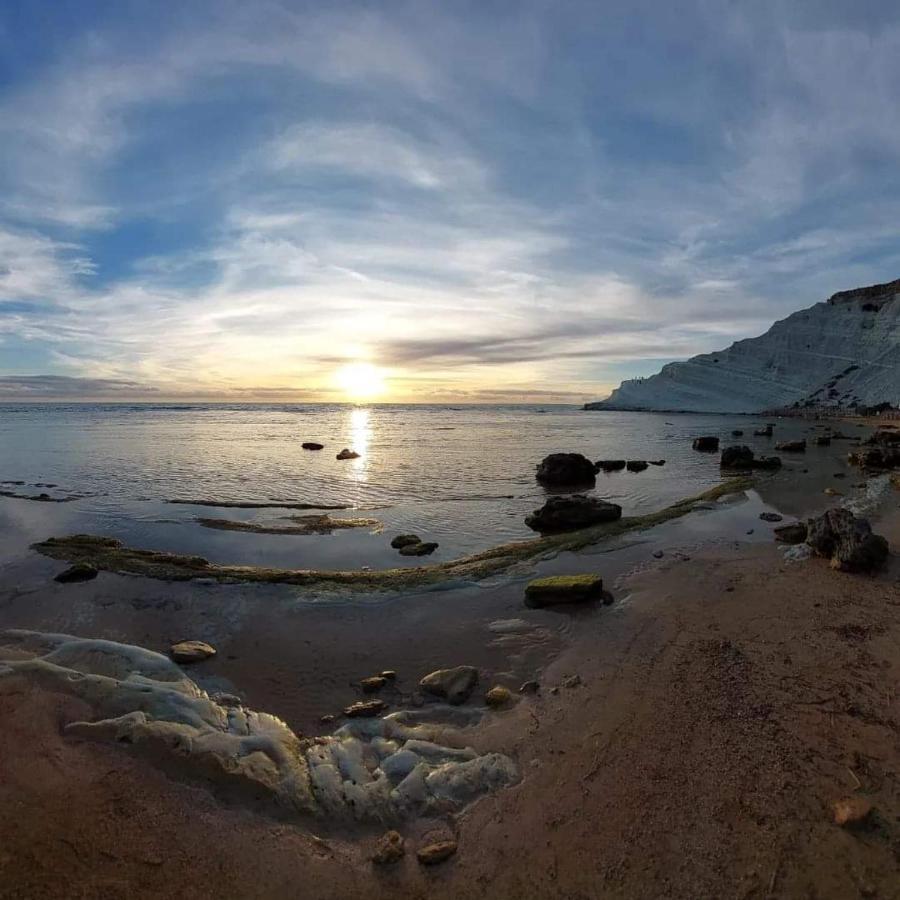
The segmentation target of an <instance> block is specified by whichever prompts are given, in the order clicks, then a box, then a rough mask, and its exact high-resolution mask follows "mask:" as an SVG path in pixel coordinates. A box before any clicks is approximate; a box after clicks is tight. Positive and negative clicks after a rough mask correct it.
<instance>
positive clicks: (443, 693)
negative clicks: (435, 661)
mask: <svg viewBox="0 0 900 900" xmlns="http://www.w3.org/2000/svg"><path fill="white" fill-rule="evenodd" d="M476 684H478V669H476V668H475V667H474V666H455V667H454V668H452V669H438V670H437V671H435V672H432V673H430V674H429V675H426V676H425V677H424V678H423V679H422V680H421V681H420V682H419V687H420V688H421V689H422V690H423V691H424V692H425V693H426V694H431V695H432V696H434V697H440V698H441V699H444V700H446V701H447V702H448V703H452V704H453V705H454V706H458V705H459V704H460V703H463V702H464V701H465V700H467V699H468V698H469V695H470V694H471V693H472V691H473V690H475V685H476Z"/></svg>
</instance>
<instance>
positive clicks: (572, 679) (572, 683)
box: [563, 675, 584, 689]
mask: <svg viewBox="0 0 900 900" xmlns="http://www.w3.org/2000/svg"><path fill="white" fill-rule="evenodd" d="M582 684H584V682H583V681H582V680H581V676H580V675H570V676H569V677H568V678H566V679H565V680H564V681H563V687H565V688H570V689H571V688H577V687H581V685H582Z"/></svg>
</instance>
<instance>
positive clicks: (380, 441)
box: [0, 405, 800, 568]
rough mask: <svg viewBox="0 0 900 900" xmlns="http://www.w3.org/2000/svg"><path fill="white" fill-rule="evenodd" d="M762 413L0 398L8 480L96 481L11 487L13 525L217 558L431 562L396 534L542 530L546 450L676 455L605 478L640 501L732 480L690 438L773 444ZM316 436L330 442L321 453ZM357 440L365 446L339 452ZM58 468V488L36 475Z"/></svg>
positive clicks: (631, 505) (475, 543) (603, 486)
mask: <svg viewBox="0 0 900 900" xmlns="http://www.w3.org/2000/svg"><path fill="white" fill-rule="evenodd" d="M757 424H758V423H757V421H756V420H755V419H752V418H748V417H744V416H733V417H727V416H711V415H677V416H672V415H665V414H649V413H624V412H586V411H582V410H580V409H577V408H573V407H561V406H544V407H538V406H467V407H463V408H454V407H448V406H387V405H376V406H368V407H353V406H341V405H298V406H285V405H194V406H154V405H133V406H128V405H7V406H0V480H5V481H24V482H26V484H25V485H24V486H10V485H3V486H2V487H3V488H4V489H6V490H13V491H16V492H24V493H36V492H38V491H42V490H46V491H47V492H48V493H50V494H52V495H54V496H66V495H69V494H72V493H74V494H78V495H82V496H81V498H80V499H78V500H76V501H74V502H71V503H64V504H48V503H35V502H28V501H25V500H18V499H14V498H0V524H5V525H7V526H8V527H14V528H15V529H17V530H18V531H20V532H22V533H24V534H25V535H26V536H27V537H28V538H29V539H34V540H38V539H42V538H44V537H48V536H49V535H50V534H62V533H69V532H72V531H75V530H78V531H90V532H92V533H101V534H110V535H115V536H116V537H120V538H122V539H123V540H125V541H126V542H128V543H130V544H135V545H138V546H143V547H149V548H154V549H171V550H177V551H181V552H191V553H201V554H203V555H205V556H207V557H208V558H210V559H212V560H214V561H216V562H240V563H248V564H249V563H257V564H272V565H290V566H294V567H307V566H308V567H316V566H321V567H340V568H345V567H352V568H356V567H359V566H362V565H370V566H373V567H382V566H390V565H396V564H398V563H403V564H420V563H419V562H417V561H416V560H415V559H413V560H409V559H407V558H405V557H399V556H398V555H397V553H396V551H393V550H391V549H390V547H389V546H388V544H389V540H390V538H391V537H392V536H393V535H394V534H397V533H400V532H407V531H414V532H416V533H418V534H420V535H421V536H422V537H423V539H426V540H435V541H437V542H439V544H440V548H439V550H438V551H437V552H436V553H435V554H434V555H433V556H432V557H429V558H428V559H426V560H422V561H421V563H425V562H434V561H439V560H442V559H450V558H453V557H455V556H458V555H461V554H464V553H469V552H472V551H476V550H480V549H483V548H486V547H490V546H493V545H495V544H497V543H500V542H502V541H507V540H517V539H526V538H529V537H533V533H532V532H530V531H529V530H528V529H527V528H526V527H525V525H524V522H523V520H524V517H525V516H526V514H527V513H528V512H530V511H531V510H532V509H534V508H535V507H537V506H539V505H540V504H541V503H542V502H543V501H544V499H545V497H546V493H545V491H544V490H542V489H541V487H540V486H539V485H538V484H537V483H536V481H535V479H534V469H535V465H536V464H537V463H538V462H539V461H540V460H541V458H542V457H543V456H544V455H546V454H547V453H551V452H554V451H577V452H580V453H584V454H585V455H586V456H588V457H590V458H591V459H600V458H604V457H615V458H638V459H665V460H666V465H665V466H663V467H659V468H657V467H653V466H651V467H650V468H649V469H648V470H646V471H644V472H641V473H637V474H632V473H628V472H619V473H613V474H609V475H604V474H602V473H601V474H600V475H599V476H598V480H597V487H596V489H595V491H594V493H595V494H597V495H598V496H602V497H604V498H607V499H611V500H614V501H615V502H617V503H620V504H621V505H622V507H623V508H624V511H625V514H626V515H629V514H636V513H643V512H648V511H651V510H654V509H657V508H659V507H661V506H664V505H667V504H669V503H671V502H673V501H675V500H677V499H680V498H682V497H685V496H689V495H692V494H696V493H698V492H700V491H702V490H704V489H706V488H708V487H710V486H712V485H714V484H717V483H718V482H719V481H720V473H719V469H718V458H717V456H715V455H710V454H701V453H696V452H694V451H693V450H692V449H691V439H692V438H693V437H695V436H697V435H701V434H707V433H709V434H721V435H722V436H723V437H725V436H728V435H729V434H730V431H731V430H732V429H733V428H741V429H743V430H744V431H745V433H746V434H747V435H748V437H746V438H742V439H741V442H746V443H749V444H750V445H751V446H754V447H755V448H756V449H757V450H759V451H768V450H769V449H770V447H771V442H770V441H767V440H766V439H755V438H753V437H750V436H749V435H751V434H752V430H753V428H754V427H755V426H756V425H757ZM789 427H790V426H786V428H789ZM794 427H795V428H798V429H799V427H800V426H794ZM779 436H780V437H785V436H788V431H787V430H785V429H781V430H780V435H779ZM303 441H319V442H321V443H323V444H325V449H324V450H323V451H321V452H310V451H305V450H303V449H301V443H302V442H303ZM344 447H348V448H351V449H354V450H356V451H357V452H358V453H360V454H361V456H360V458H359V459H356V460H352V461H338V460H336V459H335V455H336V453H337V452H338V451H339V450H341V449H342V448H344ZM46 483H52V484H54V485H56V487H53V488H43V487H42V488H34V487H30V485H37V484H46ZM172 499H213V500H227V501H263V502H265V501H273V500H275V501H277V500H290V501H294V502H298V501H299V502H306V503H312V504H322V505H325V504H335V503H345V504H349V505H350V506H352V507H354V508H358V509H360V510H366V512H365V513H355V512H353V511H350V510H347V511H342V512H335V513H332V515H335V516H353V515H362V514H364V515H366V516H371V517H374V518H377V519H378V520H379V521H380V522H381V523H382V524H383V531H381V532H380V533H379V532H377V530H376V529H366V530H363V531H342V532H336V533H334V534H332V535H327V536H307V535H291V536H286V535H254V534H245V533H232V532H219V531H213V530H210V529H207V528H203V527H201V526H200V525H199V524H198V523H197V522H196V519H197V517H200V516H209V517H216V518H225V519H240V520H243V521H258V522H267V523H273V524H286V522H285V519H284V517H285V516H288V515H297V514H299V513H297V512H295V511H292V510H285V509H265V510H240V509H214V508H207V507H195V506H183V505H174V504H171V503H167V502H166V501H169V500H172ZM373 532H374V533H373Z"/></svg>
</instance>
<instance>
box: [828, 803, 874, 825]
mask: <svg viewBox="0 0 900 900" xmlns="http://www.w3.org/2000/svg"><path fill="white" fill-rule="evenodd" d="M831 811H832V813H833V815H834V824H835V825H841V826H845V827H846V826H852V825H859V824H861V823H862V822H865V820H866V819H868V818H869V816H870V815H871V814H872V804H871V803H870V802H869V801H868V800H866V798H865V797H844V798H843V799H841V800H836V801H835V802H834V803H832V804H831Z"/></svg>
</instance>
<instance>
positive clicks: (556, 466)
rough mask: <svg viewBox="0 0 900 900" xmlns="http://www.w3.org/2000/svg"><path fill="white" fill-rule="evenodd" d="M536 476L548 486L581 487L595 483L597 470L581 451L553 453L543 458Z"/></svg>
mask: <svg viewBox="0 0 900 900" xmlns="http://www.w3.org/2000/svg"><path fill="white" fill-rule="evenodd" d="M535 478H537V480H538V481H539V482H540V483H541V484H543V485H546V486H548V487H560V488H565V487H579V486H588V485H593V484H594V483H595V481H596V480H597V472H596V469H595V468H594V464H593V463H592V462H591V461H590V460H589V459H588V458H587V457H586V456H582V455H581V454H580V453H551V454H550V455H549V456H545V457H544V459H543V460H541V462H540V464H539V465H538V467H537V472H536V473H535Z"/></svg>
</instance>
